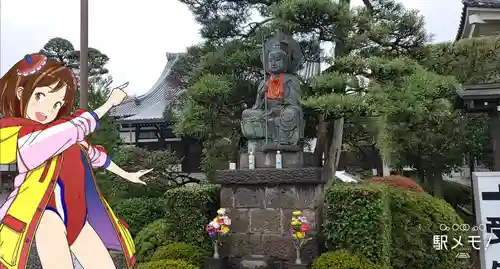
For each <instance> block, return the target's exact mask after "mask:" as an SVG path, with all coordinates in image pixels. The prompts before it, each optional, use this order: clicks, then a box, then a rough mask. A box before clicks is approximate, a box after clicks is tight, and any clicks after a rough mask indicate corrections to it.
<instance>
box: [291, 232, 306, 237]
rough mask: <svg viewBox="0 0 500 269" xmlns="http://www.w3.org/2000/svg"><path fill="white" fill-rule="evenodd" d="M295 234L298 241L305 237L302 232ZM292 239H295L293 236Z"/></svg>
mask: <svg viewBox="0 0 500 269" xmlns="http://www.w3.org/2000/svg"><path fill="white" fill-rule="evenodd" d="M296 234H297V237H296V238H298V239H302V238H304V237H305V236H306V233H304V232H298V233H296ZM294 237H295V236H294Z"/></svg>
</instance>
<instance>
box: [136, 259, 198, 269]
mask: <svg viewBox="0 0 500 269" xmlns="http://www.w3.org/2000/svg"><path fill="white" fill-rule="evenodd" d="M137 269H199V267H198V266H195V265H192V264H190V263H188V262H186V261H182V260H160V261H151V262H146V263H140V264H138V265H137Z"/></svg>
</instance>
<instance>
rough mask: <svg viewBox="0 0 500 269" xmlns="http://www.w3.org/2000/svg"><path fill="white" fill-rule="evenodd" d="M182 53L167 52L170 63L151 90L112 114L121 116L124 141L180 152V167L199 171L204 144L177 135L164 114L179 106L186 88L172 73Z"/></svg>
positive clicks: (119, 120)
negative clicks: (180, 98) (178, 103)
mask: <svg viewBox="0 0 500 269" xmlns="http://www.w3.org/2000/svg"><path fill="white" fill-rule="evenodd" d="M181 56H182V53H167V64H166V65H165V68H164V69H163V71H162V73H161V75H160V77H159V78H158V80H157V81H156V83H155V84H154V85H153V86H152V87H151V89H150V90H149V91H148V92H146V93H145V94H143V95H140V96H134V97H130V98H129V99H127V100H125V101H124V102H123V103H122V104H120V105H119V106H117V107H115V108H113V110H112V111H111V115H112V116H114V117H115V118H116V119H117V122H118V124H119V126H120V136H121V138H122V141H123V143H124V144H130V145H135V146H138V147H142V148H147V149H151V150H169V151H173V152H176V153H177V155H178V156H179V157H181V158H183V161H182V164H181V167H180V168H179V169H180V170H182V171H183V172H188V173H196V172H199V171H200V168H199V166H200V156H201V146H200V144H199V143H198V142H197V141H195V140H194V139H190V138H179V137H176V136H175V135H174V133H173V128H172V124H173V123H172V122H169V121H168V120H167V119H165V117H164V114H165V111H167V110H168V109H169V108H171V109H173V110H175V109H176V107H175V105H176V104H177V101H178V98H179V97H180V94H181V93H182V91H183V89H181V88H180V87H179V83H177V82H176V80H175V79H174V78H173V77H172V76H171V74H172V67H173V66H174V64H175V63H176V62H177V61H178V60H179V58H180V57H181ZM174 112H175V111H174Z"/></svg>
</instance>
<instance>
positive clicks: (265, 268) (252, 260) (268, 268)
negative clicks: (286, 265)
mask: <svg viewBox="0 0 500 269" xmlns="http://www.w3.org/2000/svg"><path fill="white" fill-rule="evenodd" d="M240 269H274V264H273V261H272V259H271V258H269V257H266V256H264V255H250V256H248V257H245V258H243V259H242V260H241V262H240Z"/></svg>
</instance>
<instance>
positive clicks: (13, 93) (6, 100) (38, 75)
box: [0, 54, 77, 118]
mask: <svg viewBox="0 0 500 269" xmlns="http://www.w3.org/2000/svg"><path fill="white" fill-rule="evenodd" d="M35 55H37V54H31V56H35ZM27 57H28V56H27ZM23 61H26V59H23V60H21V61H19V62H17V63H16V64H15V65H14V66H12V68H11V69H10V70H9V71H8V72H7V73H6V74H5V75H4V76H3V77H2V78H0V112H1V113H2V114H3V115H4V116H6V117H24V116H25V114H26V107H27V106H26V104H27V103H28V101H29V99H30V97H31V95H32V94H33V91H34V90H35V89H36V88H39V87H47V86H50V85H54V84H56V86H55V87H54V89H53V91H58V90H60V89H61V88H63V87H64V86H66V94H65V96H64V105H63V106H62V107H61V108H60V109H59V113H58V115H57V118H61V117H65V116H68V115H69V114H70V113H71V111H72V110H73V104H74V102H75V94H76V90H77V85H76V83H75V80H74V74H73V72H72V71H71V70H70V69H69V68H67V67H65V66H63V65H62V64H61V63H60V62H58V61H57V60H54V59H47V62H46V63H45V64H44V65H43V66H41V68H40V69H39V70H37V71H36V72H34V73H32V74H29V75H27V76H23V75H19V74H18V72H19V68H20V66H21V65H22V64H25V63H23ZM19 87H22V88H23V91H22V95H21V100H19V99H18V97H17V90H18V89H19Z"/></svg>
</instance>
